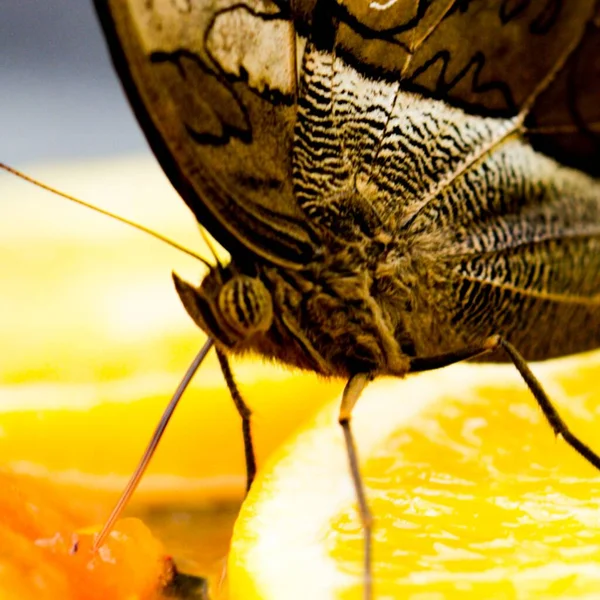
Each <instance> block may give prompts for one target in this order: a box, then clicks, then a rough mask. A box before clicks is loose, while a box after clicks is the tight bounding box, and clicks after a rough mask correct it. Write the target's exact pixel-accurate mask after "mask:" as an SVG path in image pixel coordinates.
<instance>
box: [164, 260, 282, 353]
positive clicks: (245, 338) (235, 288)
mask: <svg viewBox="0 0 600 600" xmlns="http://www.w3.org/2000/svg"><path fill="white" fill-rule="evenodd" d="M173 278H174V281H175V287H176V289H177V292H178V293H179V297H180V298H181V301H182V302H183V305H184V307H185V309H186V310H187V312H188V313H189V315H190V316H191V317H192V319H193V320H194V321H195V323H196V324H197V325H198V327H200V328H201V329H202V330H203V331H205V332H206V333H207V334H208V335H210V336H211V337H213V338H214V339H215V340H217V341H218V342H220V343H221V344H222V345H224V346H226V347H228V348H231V349H235V348H240V346H246V345H247V343H248V342H249V341H250V340H251V339H252V338H254V337H255V336H256V335H261V334H264V333H265V332H266V331H268V330H269V328H270V327H271V324H272V322H273V300H272V297H271V294H270V292H269V290H268V289H267V288H266V286H265V284H264V283H263V282H262V281H261V279H259V278H258V277H256V276H251V275H247V274H244V273H241V272H238V271H236V270H234V269H232V268H230V267H228V268H227V269H219V270H217V269H213V270H212V271H211V272H210V273H209V274H208V275H207V276H206V277H205V279H204V281H203V282H202V284H201V285H200V287H198V288H195V287H193V286H192V285H190V284H189V283H186V282H185V281H183V280H181V279H180V278H179V277H177V275H175V274H173Z"/></svg>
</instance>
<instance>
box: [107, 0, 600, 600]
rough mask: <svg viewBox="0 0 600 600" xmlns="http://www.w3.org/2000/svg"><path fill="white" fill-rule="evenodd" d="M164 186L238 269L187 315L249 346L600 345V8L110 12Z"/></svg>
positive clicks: (415, 3)
mask: <svg viewBox="0 0 600 600" xmlns="http://www.w3.org/2000/svg"><path fill="white" fill-rule="evenodd" d="M95 5H96V8H97V11H98V14H99V16H100V20H101V22H102V26H103V29H104V31H105V34H106V38H107V41H108V46H109V48H110V51H111V54H112V58H113V61H114V64H115V66H116V68H117V71H118V74H119V76H120V78H121V81H122V83H123V86H124V88H125V90H126V92H127V95H128V97H129V100H130V102H131V105H132V108H133V110H134V112H135V114H136V116H137V118H138V120H139V122H140V124H141V126H142V128H143V130H144V132H145V134H146V137H147V139H148V141H149V143H150V145H151V147H152V149H153V151H154V153H155V154H156V156H157V158H158V160H159V162H160V164H161V165H162V167H163V169H164V171H165V173H166V174H167V175H168V177H169V178H170V180H171V182H172V183H173V185H174V186H175V188H176V189H177V190H178V192H179V193H180V195H181V197H182V198H183V200H184V201H185V202H186V203H187V205H188V206H189V208H190V209H191V210H192V212H193V213H194V215H195V217H196V219H197V220H198V222H199V223H200V224H202V226H203V227H205V228H206V229H207V230H208V231H209V232H210V233H211V234H212V235H213V236H214V237H215V238H216V239H217V240H218V241H219V242H220V243H221V244H222V245H223V246H224V247H226V248H227V249H228V251H229V252H230V254H231V257H232V260H231V263H230V264H228V265H227V266H221V265H219V266H217V267H214V268H212V269H211V271H210V273H209V274H208V275H207V276H206V278H205V279H204V280H203V282H202V284H201V285H200V286H199V287H194V286H192V285H190V284H188V283H186V282H184V281H183V280H181V279H179V278H176V279H175V283H176V288H177V291H178V293H179V295H180V297H181V299H182V301H183V304H184V306H185V308H186V310H187V311H188V313H189V314H190V316H191V317H192V319H193V320H194V321H195V322H196V323H197V325H198V326H199V327H200V328H201V329H202V330H203V331H205V332H206V333H207V334H208V336H209V339H210V340H211V341H214V343H215V344H216V346H217V352H218V355H219V359H220V361H221V365H222V368H223V371H224V373H225V375H226V379H227V380H228V383H229V387H230V389H231V390H232V395H233V397H234V400H235V401H236V406H237V407H238V409H239V411H240V414H241V416H242V418H243V423H244V437H245V440H246V452H247V464H248V480H249V483H250V482H251V480H252V477H253V475H254V470H255V465H254V463H253V451H252V444H251V438H252V436H251V422H250V413H249V411H248V410H247V407H246V406H245V404H244V402H243V400H242V399H241V396H240V395H239V392H238V391H237V388H236V387H235V382H234V381H233V376H232V374H231V372H230V368H229V365H228V361H227V356H228V355H229V354H241V353H245V352H255V353H258V354H260V355H262V356H265V357H267V358H270V359H275V360H277V361H280V362H283V363H287V364H290V365H293V366H295V367H300V368H302V369H307V370H311V371H315V372H317V373H319V374H321V375H326V376H339V377H344V378H346V379H347V381H348V383H347V386H346V389H345V392H344V395H343V400H342V404H341V408H340V415H339V421H340V424H341V425H342V428H343V430H344V434H345V440H346V444H347V451H348V460H349V466H350V472H351V475H352V479H353V482H354V485H355V489H356V495H357V500H358V504H359V512H360V516H361V520H362V522H363V525H364V529H365V557H364V571H365V578H364V579H365V597H366V598H370V597H371V594H372V591H371V556H370V553H371V543H370V539H371V528H372V526H371V515H370V513H369V508H368V499H367V498H366V497H365V493H364V489H363V485H362V480H361V477H360V472H359V467H358V458H357V449H356V448H355V444H354V441H353V436H352V428H351V414H352V409H353V407H354V405H355V403H356V402H357V401H358V399H359V397H360V394H361V392H362V390H363V389H364V387H365V386H366V385H367V384H368V383H369V381H371V380H372V379H373V378H374V377H376V376H378V375H395V376H398V377H402V376H404V375H406V374H407V373H413V372H419V371H425V370H430V369H436V368H440V367H443V366H445V365H448V364H452V363H454V362H458V361H460V360H465V359H469V358H484V359H485V360H494V361H511V362H513V363H514V365H515V366H516V367H517V369H518V370H519V372H520V373H521V375H522V376H523V378H524V380H525V382H526V384H527V385H528V386H529V388H530V389H531V391H532V393H533V395H534V396H535V398H536V400H537V402H538V404H539V405H540V406H541V408H542V410H543V411H544V414H545V415H546V418H547V419H548V421H549V423H550V425H551V426H552V427H553V428H554V430H555V431H556V432H557V433H560V434H562V435H563V437H564V438H565V439H566V441H567V442H568V443H569V444H571V445H572V446H573V447H574V448H575V449H576V450H577V451H578V452H580V453H581V454H582V455H583V456H584V457H585V458H587V459H588V460H589V461H590V462H591V463H592V464H594V465H596V466H597V467H600V458H599V457H598V456H597V455H596V454H595V453H594V452H593V451H592V450H590V449H589V448H588V447H587V446H585V444H583V443H582V442H581V441H580V440H579V439H578V438H576V437H575V436H574V435H573V434H572V433H571V432H570V431H569V430H568V428H567V427H566V425H565V424H564V422H563V421H562V419H561V418H560V416H559V415H558V414H557V413H556V411H555V409H554V408H553V407H552V404H551V402H550V400H549V398H548V397H547V395H546V394H545V392H544V391H543V389H542V387H541V385H540V383H539V382H538V381H537V380H536V379H535V377H534V376H533V374H532V373H531V371H530V370H529V368H528V366H527V362H526V361H528V360H540V359H546V358H550V357H554V356H560V355H564V354H570V353H574V352H579V351H583V350H587V349H591V348H596V347H598V346H600V277H599V276H598V273H599V272H600V268H599V267H600V183H599V182H598V179H597V177H598V176H599V175H600V105H599V103H598V102H597V98H598V94H599V93H600V64H599V63H598V61H597V60H596V58H595V57H596V56H598V54H599V51H600V35H599V27H600V4H599V3H598V2H597V0H577V1H571V2H561V1H560V0H503V1H495V2H491V1H488V0H451V1H448V0H430V1H419V0H397V1H394V0H390V1H387V2H384V1H380V0H373V1H372V2H369V3H366V2H358V1H353V0H346V1H339V2H336V1H334V0H311V1H309V0H307V1H305V2H300V1H294V2H282V1H272V2H268V1H264V0H246V1H244V2H228V1H224V2H213V1H210V0H126V1H124V0H96V1H95Z"/></svg>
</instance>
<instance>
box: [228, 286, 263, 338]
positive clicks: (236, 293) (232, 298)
mask: <svg viewBox="0 0 600 600" xmlns="http://www.w3.org/2000/svg"><path fill="white" fill-rule="evenodd" d="M218 304H219V311H220V313H221V315H222V317H223V319H224V321H225V322H226V323H227V325H229V326H230V327H231V328H232V329H233V330H234V331H236V332H238V333H240V334H242V335H250V334H253V333H258V332H260V331H267V329H269V327H271V323H272V321H273V300H272V298H271V294H270V293H269V290H267V288H266V287H265V284H264V283H263V282H262V281H261V280H260V279H256V278H254V277H248V276H246V275H238V276H237V277H234V278H233V279H230V280H229V281H228V282H227V283H226V284H225V285H224V286H223V287H222V288H221V291H220V292H219V300H218Z"/></svg>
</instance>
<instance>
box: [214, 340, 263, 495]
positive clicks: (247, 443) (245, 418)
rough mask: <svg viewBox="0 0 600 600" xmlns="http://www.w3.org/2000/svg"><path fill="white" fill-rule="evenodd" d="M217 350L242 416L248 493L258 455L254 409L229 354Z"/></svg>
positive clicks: (236, 405) (222, 369) (226, 380)
mask: <svg viewBox="0 0 600 600" xmlns="http://www.w3.org/2000/svg"><path fill="white" fill-rule="evenodd" d="M216 350H217V357H218V359H219V364H220V365H221V371H222V372H223V377H224V378H225V383H227V387H228V388H229V393H230V394H231V397H232V399H233V403H234V404H235V408H236V409H237V411H238V414H239V415H240V417H241V418H242V435H243V436H244V456H245V458H246V493H248V491H249V490H250V486H251V485H252V482H253V481H254V477H255V476H256V455H255V454H254V444H253V442H252V431H251V428H250V417H251V416H252V411H251V410H250V407H249V406H248V405H247V404H246V403H245V402H244V399H243V398H242V395H241V394H240V391H239V389H238V387H237V384H236V382H235V379H234V378H233V373H232V372H231V367H230V366H229V361H228V360H227V356H226V355H225V353H224V352H223V351H221V350H220V349H219V348H217V349H216Z"/></svg>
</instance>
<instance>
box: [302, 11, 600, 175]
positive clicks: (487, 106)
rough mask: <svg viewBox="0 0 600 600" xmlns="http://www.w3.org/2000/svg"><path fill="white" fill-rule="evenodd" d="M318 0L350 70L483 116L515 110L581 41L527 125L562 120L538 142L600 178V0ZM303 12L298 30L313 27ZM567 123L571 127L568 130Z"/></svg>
mask: <svg viewBox="0 0 600 600" xmlns="http://www.w3.org/2000/svg"><path fill="white" fill-rule="evenodd" d="M307 2H308V0H307ZM313 4H314V2H313ZM320 4H326V5H327V6H328V7H329V14H330V15H331V19H332V20H333V22H334V23H335V27H336V42H335V44H336V47H335V54H336V55H337V56H342V57H344V58H345V60H346V61H348V62H349V63H350V64H351V65H352V66H353V67H354V68H356V69H357V70H359V71H361V72H362V73H363V74H366V75H367V76H369V77H372V78H376V79H379V78H381V77H383V78H386V79H388V80H389V81H401V82H402V87H403V89H404V90H413V91H415V92H417V93H419V94H422V95H424V96H426V97H434V98H438V99H441V100H443V101H445V102H447V103H449V104H451V105H453V106H459V107H462V108H464V109H465V110H466V111H468V112H470V113H475V114H479V115H483V116H498V117H511V116H514V115H516V114H517V113H518V112H519V111H520V110H521V109H522V108H523V107H524V104H525V103H526V102H527V101H528V99H529V98H530V97H531V96H532V94H534V92H535V90H536V86H537V85H538V84H539V83H540V82H541V81H543V79H544V77H545V76H546V75H547V74H548V73H549V72H550V71H551V70H552V69H553V67H554V65H555V64H557V61H559V59H560V57H561V55H562V54H563V53H564V51H565V49H566V48H568V47H569V46H570V45H571V44H573V43H574V42H575V43H577V44H579V47H578V48H577V49H576V51H575V52H574V53H573V55H572V57H571V59H570V60H569V61H568V63H567V64H566V65H565V68H564V70H563V72H562V73H561V74H560V75H559V76H558V77H556V79H555V81H553V82H551V83H550V84H549V85H548V87H547V89H546V90H545V91H544V93H543V94H541V95H540V96H539V98H537V101H536V103H535V105H534V106H533V107H532V111H531V118H530V120H529V122H528V124H529V125H531V126H532V127H535V126H538V125H547V126H548V125H552V126H562V127H563V132H562V133H552V132H551V131H549V130H548V129H547V128H545V130H544V133H543V134H539V135H536V136H532V141H533V143H534V144H535V145H536V147H538V148H540V149H541V150H543V151H544V152H546V153H548V154H550V155H551V156H554V157H556V158H558V159H559V161H561V162H563V163H565V164H569V165H571V166H575V167H577V168H579V169H582V170H586V171H587V172H590V173H592V174H595V175H598V174H600V134H599V133H598V131H597V130H595V129H594V128H592V127H589V124H591V123H593V122H598V121H599V120H600V118H599V115H600V103H599V102H598V97H600V65H599V63H598V60H597V56H599V53H600V32H599V27H598V26H599V24H600V8H599V3H598V0H453V1H452V0H396V1H393V2H392V1H387V2H386V1H385V0H373V1H371V2H365V1H364V0H339V1H338V2H333V1H332V0H323V1H322V2H320V3H317V7H318V6H319V5H320ZM299 14H300V16H299V17H298V21H299V25H298V26H299V27H300V29H301V30H302V29H308V30H309V31H310V26H309V24H307V23H306V22H305V21H306V18H304V17H303V13H302V12H301V11H299ZM321 26H322V25H321V23H319V24H318V27H319V28H320V27H321ZM315 28H317V25H315V24H314V19H313V21H312V31H314V30H315ZM584 31H585V34H584ZM567 125H569V126H571V129H572V131H570V132H569V133H565V132H564V126H567ZM573 127H574V130H573Z"/></svg>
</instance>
